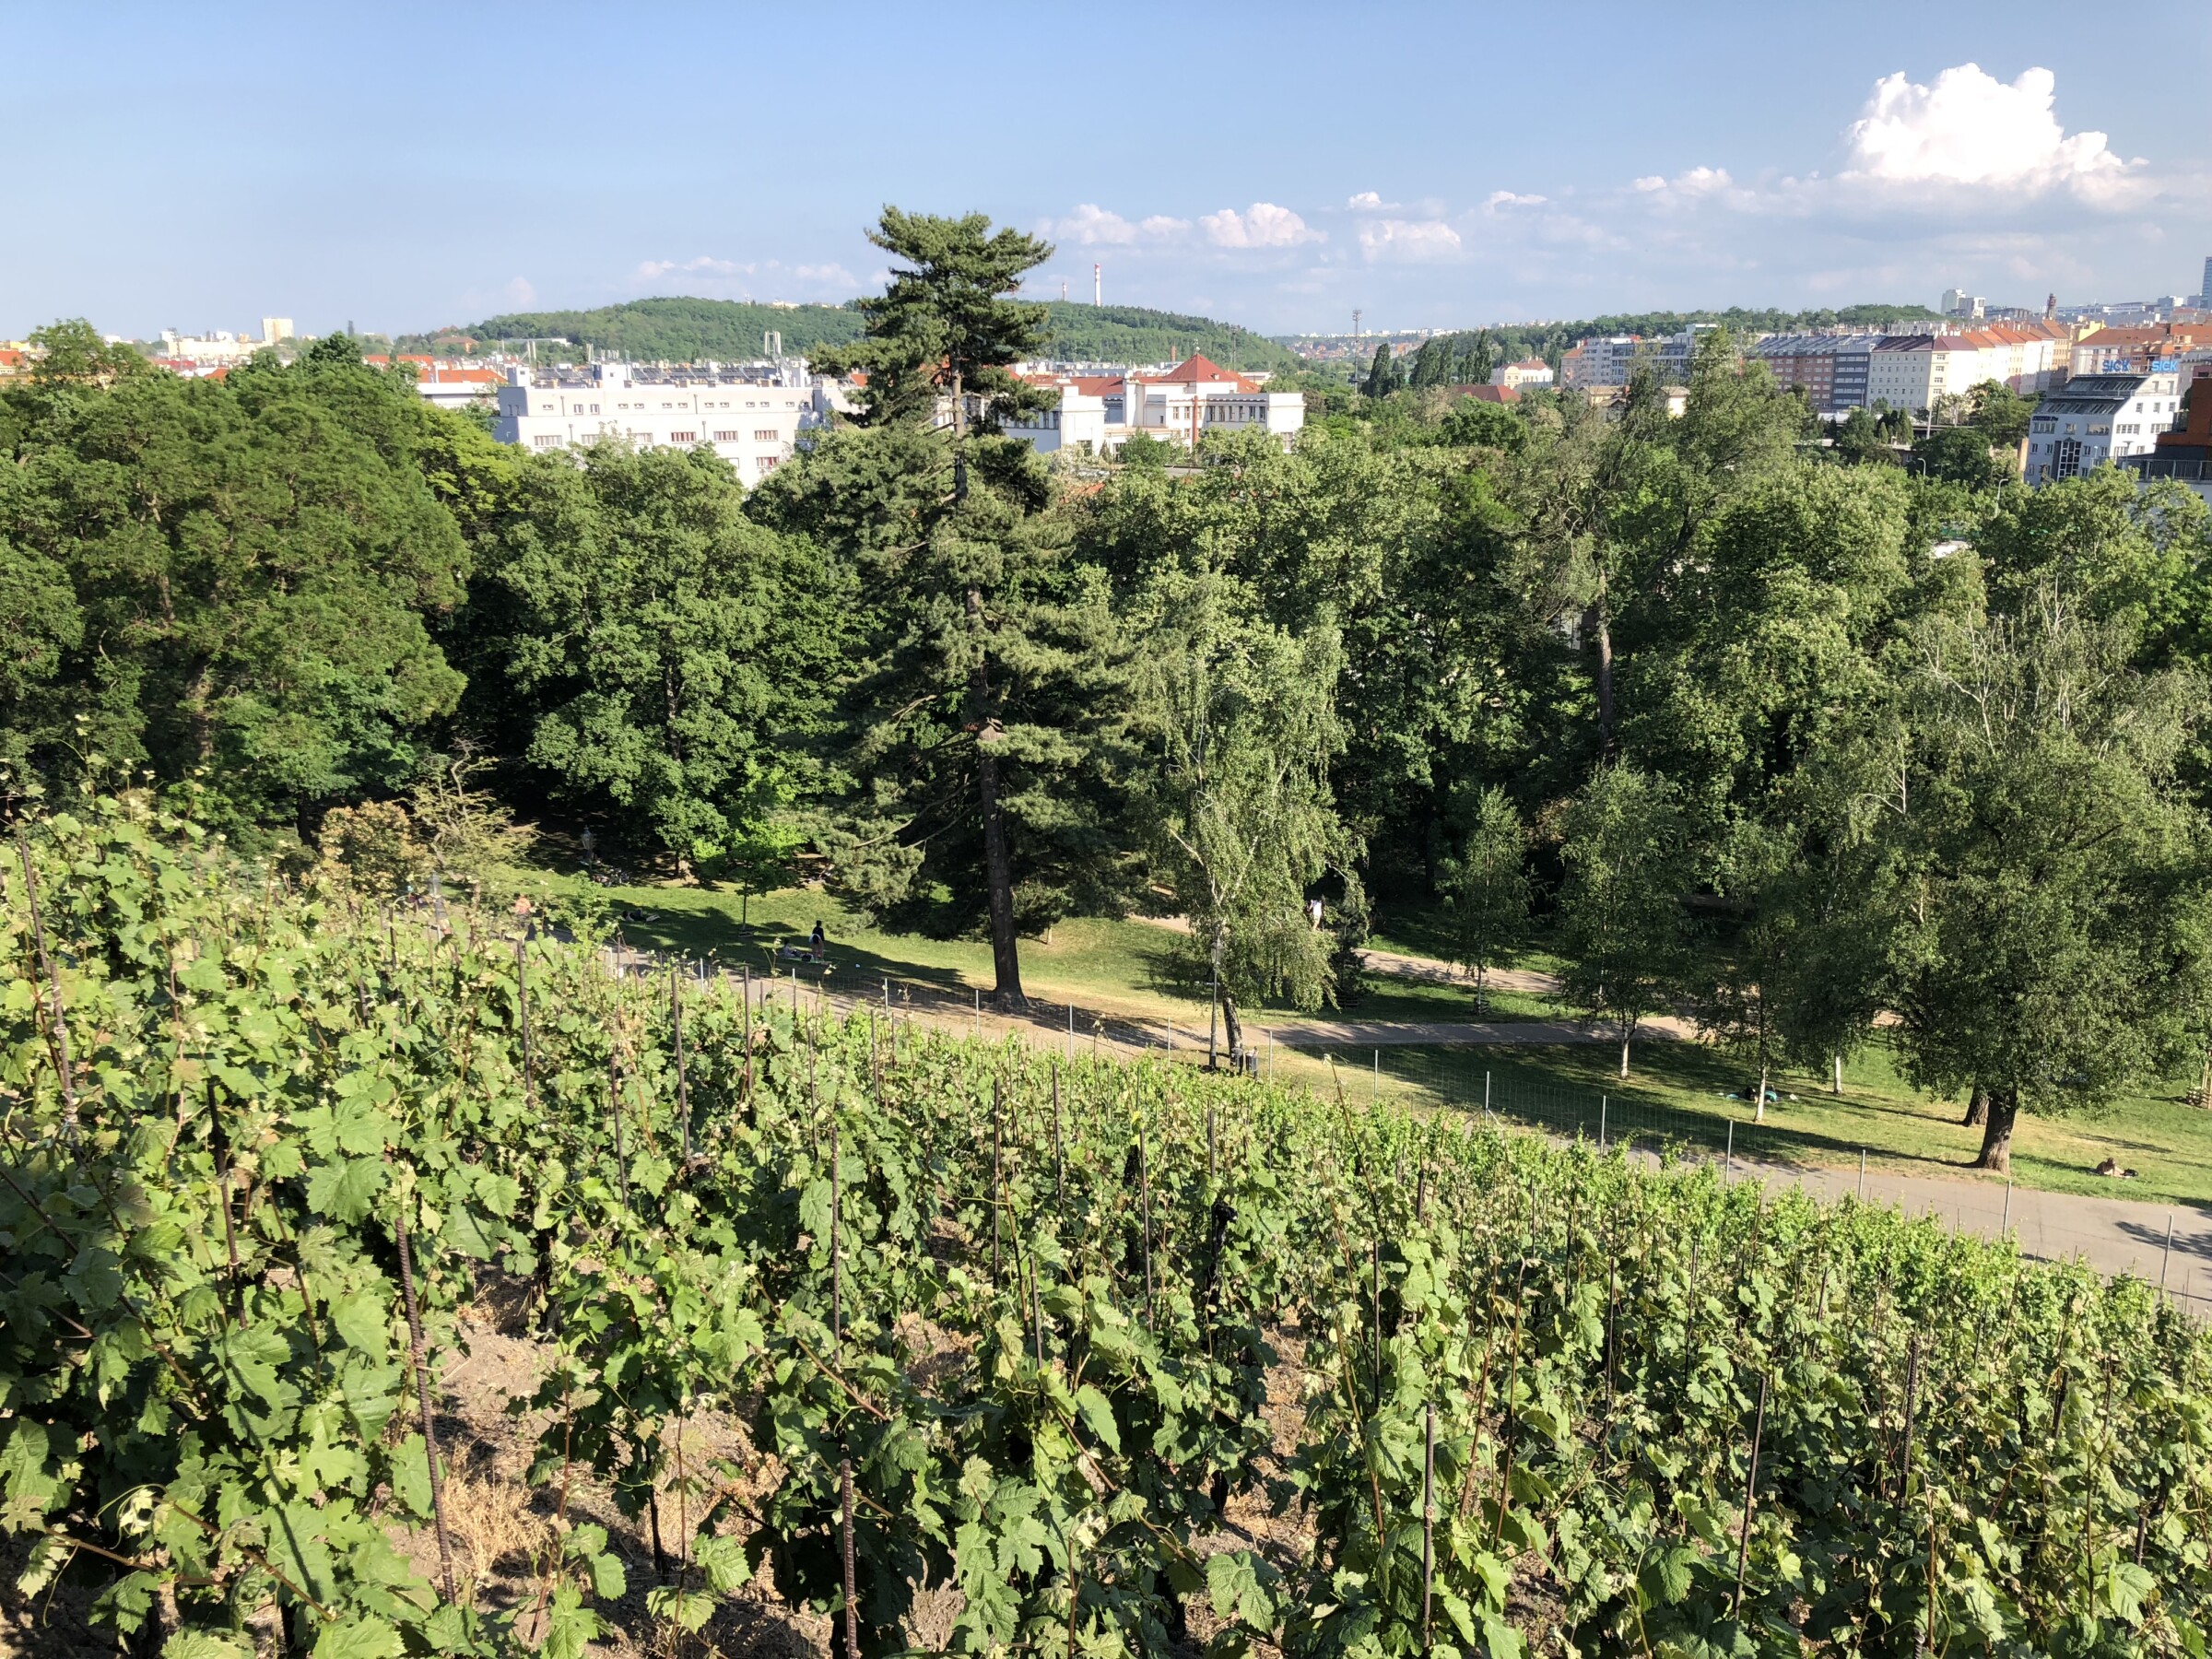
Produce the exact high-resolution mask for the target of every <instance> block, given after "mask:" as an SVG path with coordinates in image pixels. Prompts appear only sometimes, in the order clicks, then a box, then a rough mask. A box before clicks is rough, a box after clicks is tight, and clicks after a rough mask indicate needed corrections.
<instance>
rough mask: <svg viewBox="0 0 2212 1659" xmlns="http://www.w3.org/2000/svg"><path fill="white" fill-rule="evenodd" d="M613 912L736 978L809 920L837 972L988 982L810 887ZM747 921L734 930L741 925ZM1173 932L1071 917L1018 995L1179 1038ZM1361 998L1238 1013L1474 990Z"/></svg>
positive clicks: (1547, 1010)
mask: <svg viewBox="0 0 2212 1659" xmlns="http://www.w3.org/2000/svg"><path fill="white" fill-rule="evenodd" d="M601 891H602V894H603V896H604V897H605V898H606V900H607V901H608V902H609V903H611V904H612V905H613V906H614V907H615V909H616V912H617V915H618V921H619V926H620V930H621V935H622V937H623V939H624V941H625V942H627V943H629V944H631V945H635V946H639V947H644V948H648V949H653V950H665V951H669V952H672V953H674V954H676V955H677V956H681V957H688V958H691V957H703V958H705V959H708V960H710V961H713V962H718V963H720V964H721V965H722V966H724V967H725V968H729V969H732V970H735V969H737V968H738V967H740V966H742V965H743V964H745V963H747V962H750V963H751V964H752V965H753V967H754V969H755V970H756V971H764V970H765V969H766V968H767V966H768V965H769V964H770V963H771V961H772V959H773V958H774V954H775V949H776V947H777V946H778V945H783V944H802V943H804V942H805V941H806V936H807V935H808V934H809V933H810V932H811V931H812V929H813V927H814V924H815V923H816V922H817V921H819V922H820V923H821V924H822V928H823V931H824V933H825V934H826V935H828V937H829V941H830V951H829V955H830V960H831V961H832V962H833V963H835V964H836V965H837V966H838V967H839V968H841V969H842V968H852V969H853V970H855V971H860V972H863V973H875V974H888V975H889V976H890V977H891V978H892V979H894V980H899V979H906V980H914V981H920V982H925V983H928V984H932V985H935V986H936V987H938V988H939V989H941V990H944V991H946V992H948V993H952V994H963V993H965V992H967V991H970V990H972V989H976V988H981V989H982V990H984V991H988V990H989V989H990V988H991V985H992V983H993V973H992V968H991V947H990V945H989V944H988V943H987V942H985V941H983V940H981V939H933V938H928V937H925V936H924V935H918V934H894V933H887V932H884V931H882V930H881V929H878V928H876V927H874V926H872V925H870V924H868V922H867V921H866V920H865V918H864V917H862V916H860V915H858V914H857V913H855V912H852V911H850V910H847V909H846V908H845V907H844V906H843V905H841V904H840V903H839V902H838V901H837V900H835V899H834V898H832V897H830V895H829V894H827V893H824V892H821V891H819V890H818V889H812V888H783V889H782V890H779V891H777V892H772V893H764V894H755V895H753V896H752V897H751V898H750V899H749V900H747V899H746V898H744V896H743V895H740V894H738V893H736V892H734V891H728V890H723V889H717V888H699V887H676V886H667V887H624V888H603V889H601ZM741 916H743V917H744V918H745V921H744V923H743V924H741V923H740V920H739V918H740V917H741ZM1179 942H1180V941H1179V939H1178V938H1177V935H1174V934H1173V933H1172V932H1171V931H1170V930H1169V929H1167V928H1164V927H1160V926H1158V925H1156V924H1151V923H1148V922H1139V921H1135V920H1130V921H1120V922H1116V921H1109V920H1104V919H1100V918H1095V917H1079V918H1077V919H1074V920H1071V921H1067V922H1063V923H1061V924H1059V925H1058V926H1056V927H1054V928H1053V931H1052V934H1051V936H1050V937H1047V938H1041V939H1036V938H1025V939H1024V940H1022V942H1021V982H1022V987H1023V989H1024V990H1026V991H1027V992H1028V993H1029V994H1030V996H1032V997H1035V998H1037V999H1039V1000H1041V1001H1044V1002H1061V1003H1065V1002H1073V1003H1075V1004H1077V1006H1078V1007H1080V1008H1082V1009H1085V1010H1088V1011H1089V1012H1091V1013H1095V1014H1103V1015H1106V1016H1109V1017H1111V1018H1118V1019H1133V1020H1154V1021H1159V1022H1163V1023H1168V1024H1173V1025H1179V1026H1181V1027H1182V1028H1184V1029H1185V1030H1191V1029H1201V1030H1202V1029H1203V1028H1204V1027H1205V1024H1206V1012H1207V1010H1206V987H1205V985H1204V983H1203V982H1197V983H1191V982H1184V981H1183V980H1182V979H1181V978H1180V977H1179V975H1178V974H1177V972H1176V967H1175V948H1176V946H1177V945H1178V943H1179ZM1369 986H1370V989H1369V991H1368V994H1366V995H1365V996H1363V997H1362V998H1361V999H1360V1000H1359V1003H1358V1004H1357V1006H1354V1007H1352V1008H1350V1009H1349V1010H1336V1009H1328V1008H1323V1009H1313V1010H1305V1011H1303V1012H1302V1013H1301V1011H1300V1010H1299V1009H1296V1008H1293V1007H1291V1006H1288V1004H1285V1003H1281V1002H1273V1001H1268V1002H1263V1003H1261V1004H1258V1005H1255V1006H1248V1007H1245V1008H1243V1009H1242V1010H1241V1012H1242V1013H1243V1015H1244V1017H1245V1018H1247V1019H1249V1020H1252V1021H1253V1022H1255V1023H1257V1024H1261V1025H1265V1024H1269V1023H1273V1022H1277V1021H1288V1020H1291V1019H1296V1018H1351V1019H1363V1020H1364V1019H1372V1020H1386V1021H1390V1022H1393V1023H1403V1024H1412V1023H1417V1022H1426V1021H1431V1020H1468V1019H1473V1018H1475V998H1474V989H1473V987H1472V986H1471V985H1470V984H1467V983H1465V982H1459V983H1454V984H1440V983H1436V982H1429V981H1423V980H1411V979H1399V978H1394V977H1391V976H1386V975H1380V974H1378V975H1372V976H1371V977H1370V980H1369ZM1486 1003H1487V1007H1488V1013H1487V1016H1486V1018H1491V1019H1551V1018H1560V1017H1561V1016H1562V1013H1563V1010H1562V1009H1561V1007H1560V1006H1559V1005H1558V1004H1557V1003H1555V1002H1554V1001H1553V1000H1551V999H1550V998H1547V997H1546V996H1543V995H1541V994H1535V993H1530V992H1516V991H1503V990H1498V989H1492V990H1491V991H1490V992H1489V993H1488V995H1487V997H1486Z"/></svg>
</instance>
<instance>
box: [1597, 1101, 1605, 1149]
mask: <svg viewBox="0 0 2212 1659" xmlns="http://www.w3.org/2000/svg"><path fill="white" fill-rule="evenodd" d="M1597 1149H1598V1150H1599V1151H1600V1152H1603V1151H1604V1150H1605V1149H1606V1097H1605V1096H1604V1095H1602V1094H1601V1095H1599V1096H1598V1097H1597Z"/></svg>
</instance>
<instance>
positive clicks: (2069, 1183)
mask: <svg viewBox="0 0 2212 1659" xmlns="http://www.w3.org/2000/svg"><path fill="white" fill-rule="evenodd" d="M1336 1059H1337V1062H1338V1065H1337V1068H1336V1071H1335V1074H1334V1075H1332V1074H1331V1073H1330V1072H1329V1069H1328V1066H1327V1064H1326V1060H1325V1058H1324V1057H1323V1056H1320V1055H1300V1056H1297V1057H1295V1058H1289V1057H1282V1056H1278V1059H1277V1076H1278V1078H1280V1079H1282V1080H1285V1081H1293V1082H1294V1081H1297V1080H1299V1079H1300V1078H1301V1077H1303V1078H1306V1079H1308V1080H1310V1081H1312V1082H1313V1084H1314V1086H1315V1087H1316V1088H1317V1089H1320V1088H1335V1087H1337V1086H1339V1085H1341V1086H1342V1087H1343V1088H1344V1089H1345V1092H1346V1097H1347V1100H1350V1101H1352V1102H1353V1103H1355V1104H1357V1103H1359V1102H1362V1101H1364V1100H1368V1099H1369V1098H1371V1096H1373V1095H1376V1094H1378V1093H1379V1094H1380V1096H1381V1098H1382V1099H1384V1100H1400V1101H1403V1102H1405V1103H1407V1104H1421V1103H1424V1102H1425V1103H1432V1104H1436V1105H1441V1106H1449V1107H1453V1108H1456V1109H1461V1110H1473V1111H1477V1112H1479V1111H1480V1110H1481V1106H1482V1100H1483V1091H1484V1085H1485V1079H1486V1077H1487V1078H1488V1085H1489V1088H1490V1090H1491V1095H1492V1099H1493V1100H1494V1101H1495V1103H1496V1104H1497V1106H1498V1107H1499V1109H1500V1111H1502V1112H1507V1113H1509V1114H1512V1115H1517V1116H1523V1117H1524V1118H1526V1119H1527V1120H1529V1121H1532V1122H1537V1123H1542V1124H1546V1125H1547V1126H1548V1127H1550V1128H1552V1129H1554V1130H1555V1131H1557V1132H1560V1133H1565V1134H1569V1135H1572V1134H1574V1133H1576V1132H1577V1130H1578V1128H1579V1129H1580V1130H1581V1132H1582V1133H1583V1134H1585V1135H1588V1136H1589V1137H1590V1138H1592V1139H1595V1138H1596V1135H1597V1128H1598V1115H1599V1113H1598V1102H1599V1100H1600V1098H1601V1097H1605V1098H1606V1099H1607V1100H1608V1107H1607V1116H1608V1119H1609V1122H1608V1130H1609V1133H1610V1134H1611V1135H1612V1136H1613V1137H1615V1138H1618V1137H1619V1136H1620V1135H1622V1134H1623V1133H1624V1130H1626V1131H1637V1132H1639V1133H1640V1135H1650V1134H1653V1133H1660V1134H1664V1135H1669V1136H1673V1137H1679V1138H1685V1139H1690V1140H1694V1141H1697V1142H1700V1143H1703V1144H1705V1145H1706V1147H1707V1148H1708V1149H1709V1150H1712V1151H1715V1152H1717V1151H1719V1150H1720V1149H1721V1148H1722V1147H1724V1146H1726V1145H1727V1144H1728V1134H1729V1125H1730V1124H1734V1125H1735V1136H1734V1144H1735V1152H1736V1155H1737V1156H1738V1157H1741V1158H1747V1159H1761V1160H1765V1161H1771V1162H1775V1163H1783V1164H1799V1165H1810V1166H1827V1167H1830V1168H1839V1169H1853V1168H1856V1167H1857V1164H1858V1161H1859V1156H1860V1153H1861V1151H1862V1150H1864V1151H1865V1154H1866V1157H1867V1160H1868V1163H1869V1165H1870V1167H1876V1168H1884V1169H1888V1170H1892V1171H1896V1172H1898V1173H1900V1174H1910V1175H1923V1176H1938V1177H1950V1178H1956V1179H1961V1180H1968V1181H1976V1182H1994V1180H1995V1178H1994V1177H1992V1176H1987V1175H1982V1174H1978V1173H1976V1172H1975V1171H1972V1170H1971V1169H1970V1168H1969V1167H1968V1166H1969V1165H1971V1163H1972V1161H1973V1159H1974V1157H1975V1155H1976V1154H1977V1153H1978V1152H1979V1151H1980V1149H1981V1145H1982V1132H1981V1131H1980V1130H1979V1129H1969V1128H1967V1127H1965V1126H1964V1125H1963V1124H1960V1123H1959V1117H1960V1115H1961V1113H1962V1112H1963V1102H1961V1101H1958V1100H1936V1099H1933V1098H1931V1097H1929V1096H1927V1095H1925V1094H1924V1093H1922V1092H1921V1091H1919V1090H1918V1089H1915V1088H1912V1085H1911V1084H1909V1083H1908V1082H1906V1081H1905V1080H1904V1079H1903V1078H1902V1077H1900V1076H1899V1075H1898V1073H1897V1071H1896V1068H1895V1066H1894V1065H1892V1064H1891V1060H1890V1055H1889V1053H1888V1049H1887V1048H1886V1047H1870V1048H1869V1049H1867V1050H1866V1051H1865V1052H1863V1053H1860V1054H1859V1055H1858V1056H1856V1057H1855V1058H1854V1059H1853V1061H1852V1062H1851V1063H1849V1064H1847V1065H1845V1067H1844V1071H1843V1094H1842V1097H1841V1099H1837V1098H1835V1097H1834V1096H1831V1095H1830V1093H1829V1092H1828V1079H1827V1078H1826V1077H1811V1076H1806V1075H1799V1074H1794V1073H1784V1072H1777V1073H1775V1074H1773V1075H1772V1076H1771V1077H1770V1079H1769V1087H1770V1088H1772V1089H1774V1090H1775V1092H1776V1093H1778V1094H1780V1095H1781V1096H1783V1099H1781V1100H1777V1101H1774V1102H1771V1103H1770V1104H1769V1105H1768V1107H1767V1118H1766V1122H1765V1123H1763V1124H1759V1123H1754V1122H1753V1121H1752V1104H1751V1100H1750V1096H1751V1093H1752V1088H1753V1084H1754V1078H1753V1077H1749V1076H1747V1074H1746V1070H1745V1067H1744V1065H1742V1063H1741V1062H1740V1061H1736V1060H1732V1059H1730V1058H1729V1057H1728V1056H1726V1055H1724V1054H1723V1053H1720V1052H1718V1051H1717V1050H1715V1049H1712V1048H1711V1047H1709V1046H1707V1045H1705V1044H1703V1043H1699V1042H1685V1041H1665V1040H1652V1041H1641V1042H1639V1043H1638V1044H1637V1045H1636V1046H1635V1049H1634V1051H1633V1053H1632V1054H1631V1056H1630V1077H1629V1079H1628V1081H1627V1082H1626V1083H1623V1082H1622V1081H1621V1079H1620V1077H1618V1063H1619V1055H1618V1049H1616V1048H1614V1047H1613V1046H1612V1045H1610V1044H1606V1043H1590V1044H1559V1045H1545V1046H1537V1045H1514V1046H1510V1047H1508V1046H1503V1045H1488V1046H1481V1047H1471V1046H1470V1047H1426V1046H1423V1047H1415V1046H1410V1045H1408V1046H1404V1047H1395V1048H1390V1047H1385V1048H1382V1049H1380V1050H1375V1049H1357V1050H1355V1049H1348V1048H1347V1049H1342V1050H1339V1051H1337V1052H1336ZM1378 1064H1379V1065H1380V1082H1379V1085H1378V1083H1377V1081H1376V1078H1375V1075H1374V1074H1375V1070H1376V1067H1377V1065H1378ZM1730 1094H1734V1095H1735V1096H1737V1097H1738V1098H1737V1099H1735V1100H1730V1099H1728V1098H1726V1097H1727V1096H1728V1095H1730ZM1793 1096H1794V1098H1791V1097H1793ZM1653 1106H1656V1107H1658V1108H1661V1109H1662V1110H1661V1111H1660V1112H1658V1113H1656V1114H1653V1113H1652V1112H1648V1111H1645V1110H1641V1109H1643V1108H1648V1107H1653ZM2108 1156H2109V1157H2112V1158H2115V1159H2118V1160H2119V1161H2120V1163H2121V1164H2122V1165H2123V1166H2124V1167H2125V1168H2128V1169H2132V1170H2134V1171H2136V1175H2137V1179H2136V1180H2133V1181H2116V1180H2113V1179H2112V1178H2110V1177H2108V1176H2100V1175H2099V1174H2098V1173H2097V1172H2096V1170H2097V1165H2098V1164H2099V1163H2100V1161H2102V1160H2103V1159H2105V1158H2106V1157H2108ZM2012 1161H2013V1172H2014V1177H2015V1179H2016V1180H2017V1181H2018V1182H2019V1184H2021V1185H2022V1186H2029V1187H2037V1188H2041V1189H2042V1190H2044V1191H2048V1192H2061V1193H2082V1194H2094V1195H2096V1196H2098V1197H2103V1198H2133V1199H2143V1200H2153V1201H2155V1200H2160V1199H2164V1200H2168V1201H2175V1202H2181V1203H2186V1204H2195V1205H2206V1206H2212V1112H2206V1111H2204V1110H2203V1109H2201V1108H2199V1107H2196V1106H2194V1105H2191V1104H2189V1102H2188V1100H2187V1098H2186V1089H2185V1087H2183V1086H2178V1085H2177V1086H2174V1087H2171V1088H2156V1089H2153V1090H2150V1091H2148V1092H2147V1093H2144V1094H2140V1095H2137V1096H2136V1097H2134V1098H2131V1099H2128V1100H2122V1101H2120V1102H2118V1103H2117V1104H2115V1105H2114V1106H2113V1107H2112V1109H2111V1110H2110V1111H2109V1112H2103V1113H2101V1114H2098V1115H2095V1116H2090V1115H2078V1114H2077V1115H2072V1116H2064V1117H2059V1116H2039V1115H2037V1114H2035V1113H2032V1112H2030V1113H2027V1114H2024V1115H2023V1116H2022V1118H2021V1120H2020V1123H2019V1124H2018V1128H2017V1129H2016V1130H2015V1131H2014V1135H2013V1157H2012Z"/></svg>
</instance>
